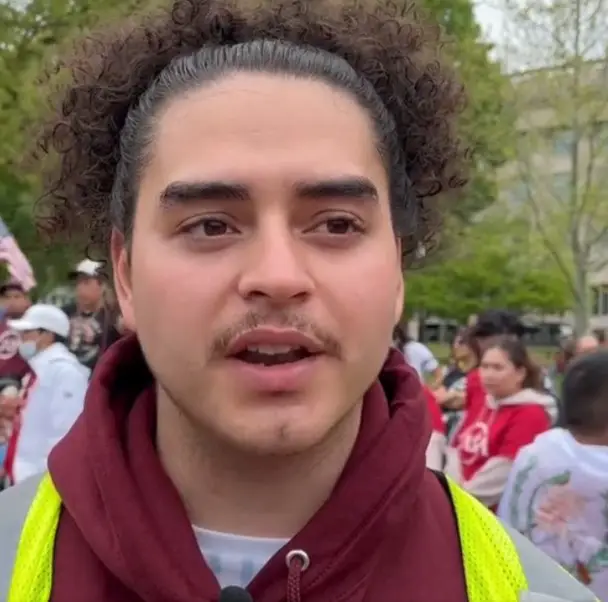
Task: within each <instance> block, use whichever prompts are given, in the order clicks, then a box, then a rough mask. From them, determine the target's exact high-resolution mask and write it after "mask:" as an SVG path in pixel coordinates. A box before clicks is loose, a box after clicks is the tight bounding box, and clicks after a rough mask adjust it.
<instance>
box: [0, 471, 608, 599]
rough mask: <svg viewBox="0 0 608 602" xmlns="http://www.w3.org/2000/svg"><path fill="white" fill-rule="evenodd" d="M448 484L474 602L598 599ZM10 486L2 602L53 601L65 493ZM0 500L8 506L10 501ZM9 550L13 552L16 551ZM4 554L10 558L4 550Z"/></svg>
mask: <svg viewBox="0 0 608 602" xmlns="http://www.w3.org/2000/svg"><path fill="white" fill-rule="evenodd" d="M32 483H34V484H36V485H37V488H35V487H32ZM448 486H449V491H450V494H451V496H452V500H453V504H454V510H455V514H456V517H457V523H458V531H459V536H460V542H461V548H462V555H463V565H464V573H465V579H466V587H467V597H468V600H469V602H599V601H598V600H597V598H596V597H595V596H593V594H591V592H589V590H587V589H586V588H585V587H584V586H583V585H581V584H580V583H578V582H577V581H576V580H575V579H573V578H572V577H571V576H570V575H569V574H568V573H566V571H564V570H563V569H561V567H559V566H557V565H556V564H555V563H554V562H553V561H552V560H551V559H549V557H548V556H546V555H545V554H543V553H542V552H541V551H540V550H538V549H537V548H535V547H534V546H533V545H532V544H531V543H530V542H529V541H528V540H526V539H525V538H524V537H523V536H521V535H519V534H518V533H515V532H513V533H512V532H511V531H510V530H509V529H505V528H504V527H503V526H502V525H501V524H500V523H499V522H498V520H497V519H496V517H495V516H494V515H493V514H491V513H490V512H489V511H488V510H487V509H486V508H485V507H484V506H483V505H482V504H480V503H479V502H478V501H477V500H475V499H474V498H473V497H471V496H470V495H469V494H468V493H465V492H464V491H463V490H462V489H460V488H459V487H458V486H457V485H455V484H454V483H453V482H451V481H449V480H448ZM13 489H14V490H15V491H10V490H9V491H8V492H6V493H4V494H3V495H2V496H0V502H4V501H5V500H6V501H11V498H10V496H11V494H12V495H13V498H12V501H16V502H17V503H18V506H19V507H23V502H24V501H25V508H28V507H29V511H28V512H27V516H26V518H25V521H24V522H23V521H22V520H21V519H20V518H19V516H16V515H13V516H12V517H11V520H12V519H13V518H14V519H15V525H16V526H17V528H19V527H21V526H22V528H21V535H20V537H19V535H18V532H17V535H16V536H15V531H14V529H13V525H12V524H10V525H8V526H9V527H10V529H7V528H6V526H7V524H6V522H5V521H4V518H5V516H6V515H3V514H2V512H0V549H2V551H3V552H4V551H5V549H6V548H5V546H8V547H9V548H10V547H11V545H13V543H14V545H13V547H14V548H16V555H15V561H14V564H13V563H12V562H9V563H8V567H6V566H2V563H0V602H24V601H25V600H28V601H30V600H31V601H32V602H33V601H34V600H35V601H36V602H48V601H49V599H50V595H51V589H52V585H53V551H54V543H55V535H56V532H57V526H58V522H59V516H60V512H61V498H60V496H59V494H58V493H57V490H56V489H55V486H54V485H53V482H52V480H51V478H50V476H49V475H48V474H47V475H45V476H44V477H42V479H41V480H40V479H37V480H34V481H30V482H26V483H24V484H23V485H20V486H18V487H15V488H13ZM19 502H21V504H19ZM0 506H2V510H4V507H5V505H3V504H0ZM11 506H12V504H11ZM9 509H10V508H9ZM8 515H9V516H10V512H9V513H8ZM6 536H8V537H6ZM13 539H14V540H15V541H14V542H13V541H12V540H13ZM17 539H18V541H17ZM8 552H9V558H11V559H12V552H11V550H10V549H9V550H8ZM0 560H2V561H5V560H7V557H6V556H5V555H4V553H3V554H1V555H0ZM11 565H12V566H13V570H12V579H11V577H10V567H11ZM6 569H7V572H6V574H5V573H3V570H6ZM5 577H6V578H5ZM9 588H10V589H9ZM7 590H9V593H8V598H7V596H6V592H7ZM530 590H532V591H530Z"/></svg>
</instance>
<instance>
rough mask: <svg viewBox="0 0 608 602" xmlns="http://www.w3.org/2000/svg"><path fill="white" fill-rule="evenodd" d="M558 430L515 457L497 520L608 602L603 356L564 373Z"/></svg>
mask: <svg viewBox="0 0 608 602" xmlns="http://www.w3.org/2000/svg"><path fill="white" fill-rule="evenodd" d="M560 424H561V425H562V428H556V429H553V430H551V431H548V432H546V433H544V434H542V435H540V436H539V437H537V439H536V440H535V441H534V442H533V443H532V444H530V445H528V446H527V447H525V448H523V449H522V450H521V451H520V453H519V455H518V456H517V458H516V460H515V463H514V464H513V467H512V470H511V474H510V476H509V480H508V483H507V486H506V489H505V493H504V495H503V498H502V500H501V503H500V506H499V509H498V514H499V516H500V518H501V519H502V520H503V521H505V522H506V523H508V524H510V525H511V526H512V527H514V528H515V529H517V530H519V531H520V532H521V533H523V534H524V535H526V536H527V537H528V538H529V539H530V540H531V541H532V542H533V543H534V544H536V545H537V546H538V547H539V548H541V549H542V550H543V551H544V552H545V553H547V554H549V555H550V556H552V557H553V558H554V559H555V560H557V561H558V562H559V563H560V564H561V565H562V566H563V567H564V568H565V569H566V570H567V571H569V572H570V573H571V574H572V575H574V576H575V577H577V578H578V579H579V580H580V581H582V582H583V583H584V584H585V585H587V586H588V587H589V588H590V589H591V590H592V591H593V592H594V593H595V594H596V595H597V596H598V598H599V599H600V601H601V602H608V350H606V349H603V350H600V351H596V352H592V353H589V354H586V355H583V356H581V357H579V358H577V359H575V360H574V361H573V362H572V363H571V364H570V365H569V367H568V370H567V372H566V375H565V377H564V383H563V406H562V416H561V420H560Z"/></svg>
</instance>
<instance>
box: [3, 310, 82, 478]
mask: <svg viewBox="0 0 608 602" xmlns="http://www.w3.org/2000/svg"><path fill="white" fill-rule="evenodd" d="M8 325H9V327H10V328H12V329H14V330H16V331H17V332H19V333H20V334H21V338H22V342H21V344H20V346H19V353H20V355H21V357H23V358H24V359H25V360H26V361H27V362H28V363H29V365H30V366H31V368H32V372H33V374H34V378H33V382H32V383H31V384H30V385H29V386H28V387H27V394H26V395H25V396H24V398H23V403H22V404H20V405H17V406H16V405H15V404H10V405H9V404H7V403H6V402H5V404H4V405H9V407H10V408H14V409H15V410H17V409H21V410H22V411H21V414H20V416H19V419H18V425H17V430H16V431H15V432H14V433H13V439H12V444H13V453H12V458H11V462H10V463H11V466H9V467H7V468H8V470H10V473H11V477H12V481H13V482H14V483H20V482H22V481H24V480H25V479H27V478H28V477H30V476H32V475H36V474H40V473H42V472H44V470H45V469H46V462H47V458H48V455H49V453H50V451H51V449H52V448H53V447H54V446H55V444H56V443H57V442H58V441H59V440H60V439H61V438H62V437H63V436H64V435H65V434H66V433H67V432H68V430H69V429H70V427H71V426H72V424H74V422H75V420H76V418H77V417H78V415H79V414H80V412H81V411H82V406H83V403H84V396H85V393H86V389H87V385H88V378H89V370H88V369H87V368H85V367H83V366H81V365H80V364H79V362H78V360H77V358H76V357H75V356H74V355H73V354H71V353H70V352H69V351H68V349H67V347H66V346H65V344H64V341H65V340H66V337H67V336H68V332H69V329H70V322H69V320H68V317H67V316H66V315H65V313H64V312H63V311H61V309H59V308H58V307H55V306H54V305H44V304H39V305H33V306H32V307H30V308H29V309H28V310H27V311H26V312H25V314H23V317H22V318H20V319H17V320H9V323H8ZM5 412H6V410H5Z"/></svg>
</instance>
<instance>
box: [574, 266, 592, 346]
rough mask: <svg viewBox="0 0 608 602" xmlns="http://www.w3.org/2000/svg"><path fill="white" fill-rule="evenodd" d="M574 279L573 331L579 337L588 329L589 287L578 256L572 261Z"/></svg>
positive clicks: (584, 269)
mask: <svg viewBox="0 0 608 602" xmlns="http://www.w3.org/2000/svg"><path fill="white" fill-rule="evenodd" d="M574 281H575V287H576V297H575V304H574V332H575V334H576V336H579V337H580V336H582V335H584V334H585V333H586V332H587V330H588V329H589V287H588V285H587V270H586V265H585V263H584V261H581V260H580V259H579V258H576V259H575V261H574Z"/></svg>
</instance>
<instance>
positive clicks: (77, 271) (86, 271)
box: [69, 259, 101, 279]
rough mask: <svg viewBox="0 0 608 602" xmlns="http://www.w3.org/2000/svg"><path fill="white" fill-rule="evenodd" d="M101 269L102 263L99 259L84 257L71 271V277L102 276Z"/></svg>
mask: <svg viewBox="0 0 608 602" xmlns="http://www.w3.org/2000/svg"><path fill="white" fill-rule="evenodd" d="M100 269H101V263H100V262H99V261H93V260H92V259H83V260H82V261H81V262H80V263H79V264H78V265H77V266H76V267H75V268H74V269H73V270H72V271H71V272H70V273H69V277H70V278H72V279H75V278H78V276H80V275H82V276H89V277H91V278H97V277H99V276H100V274H99V270H100Z"/></svg>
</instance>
